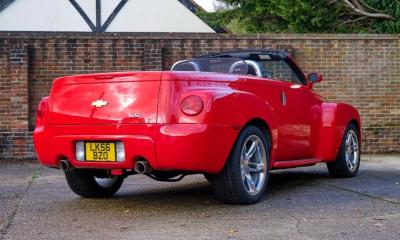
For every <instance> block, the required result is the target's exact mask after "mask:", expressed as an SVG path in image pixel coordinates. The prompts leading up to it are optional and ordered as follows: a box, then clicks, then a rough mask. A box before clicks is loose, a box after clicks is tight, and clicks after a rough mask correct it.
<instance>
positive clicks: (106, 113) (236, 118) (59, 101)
mask: <svg viewBox="0 0 400 240" xmlns="http://www.w3.org/2000/svg"><path fill="white" fill-rule="evenodd" d="M293 85H294V84H293V83H289V82H283V81H277V80H271V79H264V78H257V77H248V76H235V75H225V74H213V73H193V72H191V73H189V72H133V73H110V74H95V75H82V76H75V77H66V78H61V79H57V80H56V81H55V82H54V85H53V88H52V91H51V94H50V97H49V99H48V103H47V104H46V106H45V108H44V109H45V113H44V114H43V116H42V117H41V118H38V120H37V126H36V129H35V132H34V144H35V149H36V153H37V155H38V158H39V160H40V162H41V163H42V164H44V165H47V166H51V167H56V166H58V164H59V161H60V160H61V159H65V158H67V159H69V160H70V161H71V163H72V165H73V166H74V167H77V168H106V169H133V168H134V163H135V161H136V160H137V159H139V158H144V159H146V160H148V161H149V163H150V165H151V166H152V167H153V168H154V169H157V170H185V171H195V172H208V173H217V172H219V171H220V170H221V169H222V167H223V166H224V164H225V161H226V160H227V158H228V156H229V153H230V151H231V149H232V146H233V144H234V142H235V140H236V138H237V136H238V134H239V133H240V130H241V129H242V128H243V127H244V126H246V124H248V123H249V122H251V121H252V120H255V119H256V120H258V121H263V122H264V123H265V124H266V125H267V126H268V128H269V135H270V139H271V143H272V144H271V168H288V167H296V166H304V165H310V164H315V163H317V162H324V161H333V160H335V157H336V154H337V152H338V149H339V146H340V143H341V139H342V136H343V134H344V130H345V128H346V126H347V125H348V124H349V123H350V122H351V121H354V122H356V123H357V124H358V126H359V129H360V117H359V114H358V112H357V110H356V109H355V108H353V107H351V106H349V105H347V104H343V103H328V102H326V101H325V100H324V99H323V98H322V97H321V96H319V95H318V94H317V93H315V92H314V91H313V90H311V89H310V86H309V85H304V86H294V87H293ZM283 93H284V94H285V95H286V105H284V104H283V103H282V100H281V98H282V94H283ZM191 95H195V96H199V97H201V98H202V100H203V102H204V106H203V110H202V111H201V112H200V113H199V114H198V115H196V116H189V115H186V114H184V113H183V112H182V110H181V102H182V100H183V99H185V98H186V97H188V96H191ZM98 99H102V100H105V101H107V105H106V106H103V107H101V108H96V107H93V106H91V103H92V102H93V101H96V100H98ZM46 101H47V100H46ZM43 107H44V106H43V105H42V106H41V110H43ZM81 140H110V141H116V140H118V141H123V142H124V144H125V151H126V160H125V161H124V162H122V163H96V162H79V161H76V159H75V142H76V141H81Z"/></svg>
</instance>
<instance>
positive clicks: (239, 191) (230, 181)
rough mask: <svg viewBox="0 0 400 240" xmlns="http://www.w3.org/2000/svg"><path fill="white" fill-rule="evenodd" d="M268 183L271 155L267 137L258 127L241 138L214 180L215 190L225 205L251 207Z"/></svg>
mask: <svg viewBox="0 0 400 240" xmlns="http://www.w3.org/2000/svg"><path fill="white" fill-rule="evenodd" d="M268 179H269V151H268V147H267V140H266V136H264V134H263V133H262V131H261V130H260V129H259V128H257V127H255V126H248V127H246V128H245V129H244V130H243V131H242V132H241V133H240V135H239V137H238V139H237V141H236V143H235V146H234V148H233V150H232V153H231V155H230V157H229V159H228V161H227V163H226V165H225V167H224V169H223V170H222V171H221V172H220V173H219V174H217V175H215V176H213V179H212V188H213V191H214V193H215V195H216V196H217V197H218V198H220V199H221V200H222V201H224V202H227V203H236V204H251V203H255V202H257V201H259V200H260V198H261V196H262V194H263V192H264V191H265V188H266V186H267V183H268Z"/></svg>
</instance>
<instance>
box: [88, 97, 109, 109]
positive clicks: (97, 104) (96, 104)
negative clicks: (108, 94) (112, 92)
mask: <svg viewBox="0 0 400 240" xmlns="http://www.w3.org/2000/svg"><path fill="white" fill-rule="evenodd" d="M107 103H108V102H107V101H104V100H101V99H99V100H96V101H94V102H92V107H97V108H101V107H104V106H105V105H107Z"/></svg>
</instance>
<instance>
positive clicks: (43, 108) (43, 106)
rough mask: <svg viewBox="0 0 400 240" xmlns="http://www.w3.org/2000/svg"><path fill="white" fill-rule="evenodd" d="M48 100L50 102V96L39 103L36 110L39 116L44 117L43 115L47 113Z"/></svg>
mask: <svg viewBox="0 0 400 240" xmlns="http://www.w3.org/2000/svg"><path fill="white" fill-rule="evenodd" d="M48 102H49V97H44V98H42V100H41V101H40V103H39V106H38V109H37V112H36V115H37V117H39V118H42V117H43V115H44V113H45V112H46V110H47V104H48Z"/></svg>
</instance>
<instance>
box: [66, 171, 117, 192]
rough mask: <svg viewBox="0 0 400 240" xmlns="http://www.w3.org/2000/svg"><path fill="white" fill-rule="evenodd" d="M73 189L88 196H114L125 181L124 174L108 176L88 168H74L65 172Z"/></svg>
mask: <svg viewBox="0 0 400 240" xmlns="http://www.w3.org/2000/svg"><path fill="white" fill-rule="evenodd" d="M65 178H66V179H67V183H68V185H69V187H70V188H71V190H72V191H73V192H74V193H76V194H77V195H79V196H82V197H87V198H104V197H111V196H113V195H114V194H115V193H116V192H117V191H118V190H119V188H120V187H121V185H122V182H123V181H124V177H123V176H113V177H107V176H105V174H97V173H96V172H95V171H92V170H87V169H72V170H70V171H67V172H66V173H65Z"/></svg>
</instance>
